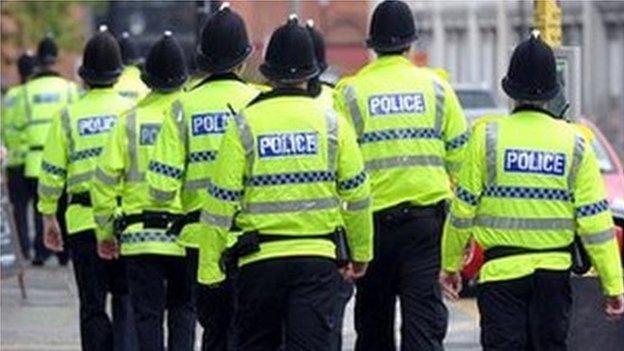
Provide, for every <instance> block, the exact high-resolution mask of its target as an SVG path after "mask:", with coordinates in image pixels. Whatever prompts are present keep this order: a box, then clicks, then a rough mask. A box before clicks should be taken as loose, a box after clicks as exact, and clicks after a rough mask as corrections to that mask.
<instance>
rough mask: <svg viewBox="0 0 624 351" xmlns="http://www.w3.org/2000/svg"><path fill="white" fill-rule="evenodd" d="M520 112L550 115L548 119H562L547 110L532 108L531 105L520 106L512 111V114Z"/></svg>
mask: <svg viewBox="0 0 624 351" xmlns="http://www.w3.org/2000/svg"><path fill="white" fill-rule="evenodd" d="M518 112H537V113H541V114H545V115H548V117H552V118H555V119H561V118H560V117H557V116H555V115H554V114H553V113H552V112H550V111H548V110H546V109H543V108H540V107H537V106H531V105H518V106H516V107H515V108H514V109H513V110H512V111H511V113H512V114H516V113H518Z"/></svg>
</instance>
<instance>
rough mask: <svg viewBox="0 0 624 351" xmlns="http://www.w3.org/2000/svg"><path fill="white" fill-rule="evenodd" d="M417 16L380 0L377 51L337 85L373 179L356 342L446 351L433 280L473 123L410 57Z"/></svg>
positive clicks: (443, 315)
mask: <svg viewBox="0 0 624 351" xmlns="http://www.w3.org/2000/svg"><path fill="white" fill-rule="evenodd" d="M415 39H416V30H415V25H414V18H413V16H412V13H411V11H410V9H409V7H408V6H407V5H406V4H405V3H403V2H401V1H393V0H389V1H384V2H382V3H381V4H379V5H378V6H377V8H376V9H375V11H374V13H373V17H372V21H371V25H370V37H369V39H368V40H367V44H368V46H369V47H371V48H372V49H373V50H374V51H375V53H376V55H377V59H376V60H374V61H373V62H371V63H369V64H368V65H367V66H365V67H364V68H362V69H361V70H360V71H359V72H358V73H357V74H356V75H355V76H353V77H348V78H345V79H343V80H341V81H340V82H339V83H338V85H337V90H336V100H337V101H336V103H337V106H339V109H340V110H341V111H343V112H344V114H345V115H347V116H348V118H349V120H350V122H351V124H352V125H353V127H354V128H355V130H356V134H357V136H358V141H359V144H360V148H361V150H362V154H363V156H364V162H365V164H366V169H367V171H368V172H369V175H370V178H371V187H372V194H373V211H374V212H375V216H374V217H375V240H376V241H375V259H374V260H373V262H372V263H371V266H370V269H369V272H368V274H367V275H366V277H364V279H362V280H360V281H359V282H358V284H357V294H356V303H355V328H356V332H357V341H356V350H358V351H361V350H375V351H381V350H394V349H395V341H394V339H395V333H394V317H395V304H396V298H397V296H398V298H399V299H400V301H401V304H400V306H401V316H402V327H401V343H402V345H401V348H402V349H404V350H441V349H442V340H443V338H444V334H445V332H446V325H447V311H446V308H445V306H444V303H443V301H442V296H441V291H440V287H439V284H438V281H437V278H438V273H439V269H440V237H441V234H442V225H443V218H444V207H445V206H444V202H445V201H446V200H447V199H449V198H450V197H451V196H452V191H451V187H450V179H451V178H452V177H453V174H454V173H455V172H456V171H457V169H458V167H459V162H460V160H461V157H462V152H463V149H464V146H465V145H464V144H465V142H466V140H467V133H466V131H467V127H466V120H465V117H464V114H463V112H462V110H461V108H460V105H459V102H458V99H457V97H456V96H455V93H454V92H453V90H452V89H451V87H450V86H449V84H448V83H447V82H445V81H443V80H441V79H439V78H438V76H437V75H436V74H435V73H433V71H432V70H430V69H427V68H418V67H416V66H415V65H414V64H413V63H412V62H410V60H409V59H408V57H406V56H407V55H408V53H409V51H410V46H411V45H412V43H413V42H414V40H415Z"/></svg>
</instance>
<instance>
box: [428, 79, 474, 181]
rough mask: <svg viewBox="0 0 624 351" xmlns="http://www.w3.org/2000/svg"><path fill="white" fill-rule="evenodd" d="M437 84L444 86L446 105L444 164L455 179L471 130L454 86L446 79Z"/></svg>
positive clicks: (443, 97)
mask: <svg viewBox="0 0 624 351" xmlns="http://www.w3.org/2000/svg"><path fill="white" fill-rule="evenodd" d="M436 84H439V85H440V87H441V88H442V91H441V93H442V94H443V95H442V96H441V98H442V99H444V103H443V105H442V106H444V111H443V112H444V113H443V118H442V138H443V140H444V146H445V150H446V154H445V157H444V164H445V166H446V169H447V172H448V173H449V175H450V177H451V179H453V180H454V179H456V178H457V173H458V171H459V169H460V167H461V161H462V155H463V154H464V150H465V149H466V145H467V143H468V137H469V130H468V126H467V122H466V116H464V111H463V110H462V107H461V105H460V103H459V99H458V98H457V95H456V94H455V91H453V88H451V86H450V85H449V84H448V83H447V82H446V81H441V80H437V82H436ZM437 93H438V92H436V94H437ZM436 98H437V97H436Z"/></svg>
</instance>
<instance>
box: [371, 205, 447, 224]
mask: <svg viewBox="0 0 624 351" xmlns="http://www.w3.org/2000/svg"><path fill="white" fill-rule="evenodd" d="M446 208H447V204H446V201H440V202H438V203H436V204H434V205H430V206H415V205H413V204H411V203H409V202H402V203H400V204H398V205H396V206H393V207H390V208H387V209H383V210H381V211H377V212H375V213H374V217H375V220H376V221H381V222H383V223H389V224H401V223H403V222H405V221H407V220H409V219H413V218H422V217H437V216H440V217H444V216H445V215H446Z"/></svg>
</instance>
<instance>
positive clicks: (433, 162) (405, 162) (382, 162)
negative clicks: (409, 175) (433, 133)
mask: <svg viewBox="0 0 624 351" xmlns="http://www.w3.org/2000/svg"><path fill="white" fill-rule="evenodd" d="M413 166H424V167H426V166H432V167H443V166H444V160H443V159H442V158H441V157H440V156H433V155H420V156H397V157H388V158H380V159H376V160H371V161H368V162H366V169H367V170H369V171H375V170H380V169H387V168H398V167H413Z"/></svg>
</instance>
